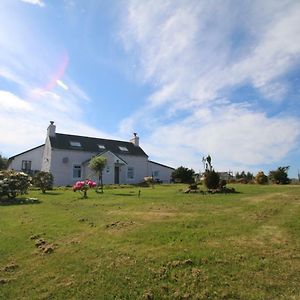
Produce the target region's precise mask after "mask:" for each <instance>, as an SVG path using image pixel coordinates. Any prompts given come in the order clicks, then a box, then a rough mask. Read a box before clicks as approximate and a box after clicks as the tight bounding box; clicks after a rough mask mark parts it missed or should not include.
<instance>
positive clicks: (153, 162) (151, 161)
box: [149, 160, 175, 170]
mask: <svg viewBox="0 0 300 300" xmlns="http://www.w3.org/2000/svg"><path fill="white" fill-rule="evenodd" d="M149 162H150V163H152V164H155V165H158V166H161V167H165V168H168V169H171V170H175V169H174V168H173V167H169V166H166V165H163V164H160V163H158V162H156V161H153V160H149Z"/></svg>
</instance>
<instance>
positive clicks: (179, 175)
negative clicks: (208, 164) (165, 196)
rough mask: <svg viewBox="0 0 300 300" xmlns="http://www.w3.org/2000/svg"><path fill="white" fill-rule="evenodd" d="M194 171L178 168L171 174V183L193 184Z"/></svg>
mask: <svg viewBox="0 0 300 300" xmlns="http://www.w3.org/2000/svg"><path fill="white" fill-rule="evenodd" d="M194 174H195V171H194V170H193V169H188V168H185V167H182V166H181V167H179V168H177V169H176V170H174V171H173V172H172V175H171V178H172V181H173V182H181V183H193V182H194Z"/></svg>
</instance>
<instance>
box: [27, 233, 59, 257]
mask: <svg viewBox="0 0 300 300" xmlns="http://www.w3.org/2000/svg"><path fill="white" fill-rule="evenodd" d="M30 239H31V240H33V241H34V243H35V246H36V247H37V248H38V250H39V252H40V253H42V254H51V253H53V252H54V249H55V248H56V247H57V245H56V244H52V243H48V242H47V241H46V240H45V239H44V238H41V237H40V235H38V234H37V235H32V236H31V237H30Z"/></svg>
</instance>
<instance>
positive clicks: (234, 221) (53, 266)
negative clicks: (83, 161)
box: [0, 185, 300, 300]
mask: <svg viewBox="0 0 300 300" xmlns="http://www.w3.org/2000/svg"><path fill="white" fill-rule="evenodd" d="M185 187H186V186H183V185H169V186H156V187H155V188H154V189H152V188H142V189H141V196H140V198H138V196H137V195H138V188H134V187H126V188H110V189H105V192H104V194H103V195H102V194H96V193H95V192H94V191H89V192H88V196H89V198H88V199H86V200H84V199H80V194H78V193H74V192H73V191H71V190H63V189H57V190H53V191H51V192H48V193H47V194H42V193H41V192H40V191H30V193H29V194H28V195H26V197H25V198H28V197H30V198H37V199H38V201H34V200H28V201H25V200H24V203H19V202H18V201H17V202H16V203H13V204H11V205H6V204H5V203H2V204H1V203H0V299H255V300H257V299H300V284H299V283H300V186H257V185H235V186H234V187H235V188H236V190H237V191H238V192H239V193H237V194H227V195H219V194H216V195H200V194H184V193H182V190H183V189H184V188H185ZM25 198H24V199H25ZM20 202H21V201H20ZM37 246H39V247H37Z"/></svg>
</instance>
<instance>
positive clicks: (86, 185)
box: [73, 179, 97, 198]
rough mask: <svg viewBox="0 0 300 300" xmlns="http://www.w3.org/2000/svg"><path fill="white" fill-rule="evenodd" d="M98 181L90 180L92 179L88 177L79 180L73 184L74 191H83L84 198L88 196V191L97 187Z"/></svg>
mask: <svg viewBox="0 0 300 300" xmlns="http://www.w3.org/2000/svg"><path fill="white" fill-rule="evenodd" d="M96 185H97V184H96V182H94V181H92V180H90V179H86V180H85V181H77V182H76V183H75V184H74V185H73V191H74V192H76V191H79V192H82V193H83V198H87V191H88V190H89V189H91V188H94V187H96Z"/></svg>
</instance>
